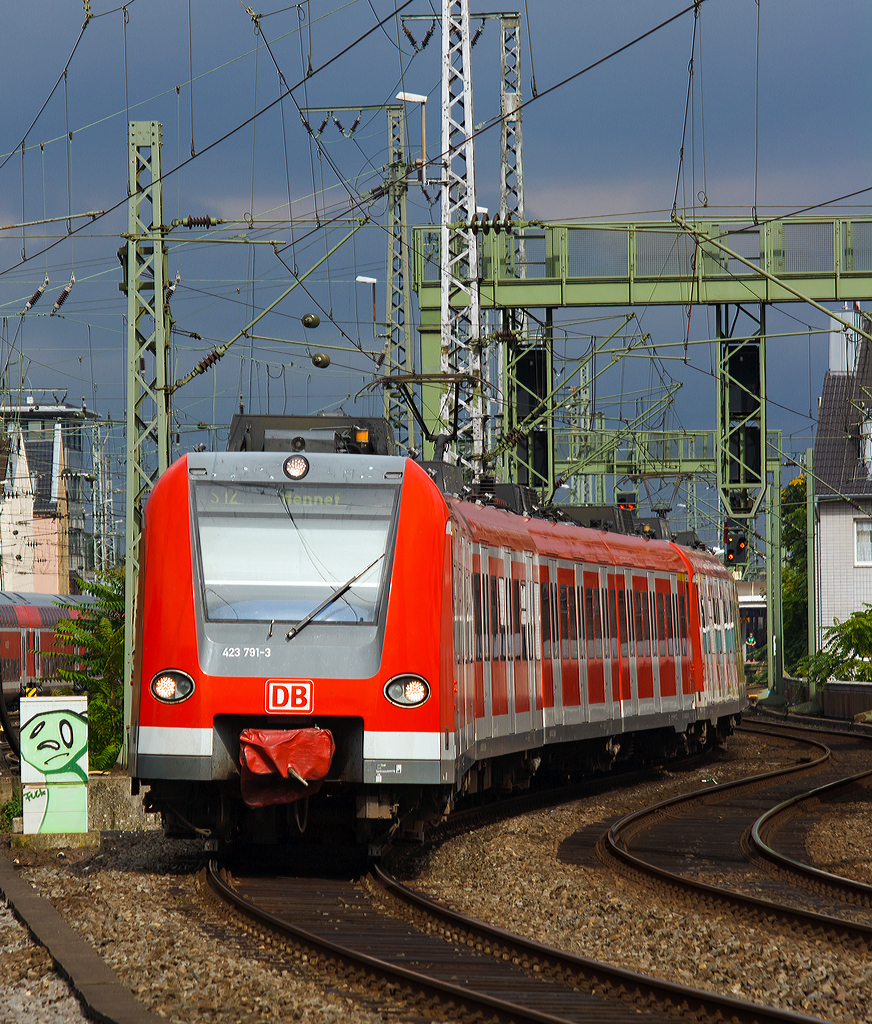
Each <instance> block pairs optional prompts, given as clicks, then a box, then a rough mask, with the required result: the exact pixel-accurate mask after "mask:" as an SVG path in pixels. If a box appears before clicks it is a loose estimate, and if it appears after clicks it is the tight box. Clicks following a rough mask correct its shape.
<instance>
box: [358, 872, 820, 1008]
mask: <svg viewBox="0 0 872 1024" xmlns="http://www.w3.org/2000/svg"><path fill="white" fill-rule="evenodd" d="M373 875H374V876H375V878H376V879H377V880H378V882H379V884H380V885H381V886H383V887H384V888H385V889H386V890H387V891H388V892H389V893H390V894H391V895H392V896H394V897H395V898H397V899H399V900H401V901H402V902H403V903H405V904H407V905H409V906H411V907H413V908H414V909H415V910H416V911H417V912H418V913H422V914H424V915H426V916H428V917H430V918H432V919H433V920H435V921H436V922H439V923H440V924H441V925H442V928H443V929H444V930H445V931H446V932H447V933H448V935H449V936H450V938H451V940H452V941H454V942H460V943H464V942H465V943H466V944H467V945H473V946H474V948H475V949H476V950H484V951H485V952H487V951H488V946H490V947H491V949H493V950H494V952H492V953H491V955H494V956H497V957H502V958H505V957H506V955H508V956H510V957H512V958H514V959H515V960H516V961H517V962H520V963H521V965H522V966H527V964H529V965H530V968H532V969H534V970H537V971H538V972H541V973H543V974H544V973H545V972H546V971H547V972H549V973H553V974H554V975H555V976H557V977H563V978H565V977H566V976H569V977H570V978H571V979H572V982H573V984H575V985H576V986H578V987H579V988H582V989H584V990H588V991H589V990H596V991H598V992H607V993H612V994H613V995H612V997H613V998H615V997H618V996H619V995H620V996H622V997H623V999H624V1000H629V1001H630V1002H632V1003H635V1004H638V1003H639V1002H643V1003H648V1004H652V1006H653V1007H656V1008H659V1009H661V1010H662V1009H663V1008H664V1007H666V1008H668V1009H667V1012H672V1013H675V1012H678V1013H679V1014H680V1015H681V1017H682V1019H685V1020H686V1019H691V1020H699V1019H701V1016H702V1015H705V1016H706V1017H711V1018H712V1019H714V1020H719V1021H720V1020H732V1021H736V1022H738V1024H751V1022H758V1024H766V1022H773V1024H774V1022H780V1021H785V1022H786V1021H793V1022H799V1021H812V1020H818V1018H814V1017H808V1016H806V1015H805V1014H800V1013H795V1012H794V1011H792V1010H779V1009H776V1008H774V1007H768V1006H762V1005H759V1004H757V1003H752V1002H749V1001H747V1000H744V999H736V998H735V997H733V996H719V995H717V994H716V993H713V992H708V991H706V990H704V989H698V988H692V987H690V986H688V985H681V984H679V983H678V982H671V981H667V980H665V979H662V978H655V977H650V976H648V975H645V974H639V973H638V972H636V971H631V970H628V969H626V968H623V967H615V966H613V965H611V964H607V963H603V962H602V961H599V960H593V959H591V958H589V957H584V956H580V955H578V954H575V953H570V952H567V951H565V950H561V949H558V948H557V947H555V946H549V945H547V944H546V943H543V942H537V941H536V940H535V939H528V938H526V937H524V936H522V935H518V934H516V933H514V932H510V931H506V930H505V929H503V928H498V927H496V926H495V925H490V924H487V923H485V922H484V921H480V920H478V919H476V918H474V917H468V916H467V915H465V914H461V913H459V912H458V911H456V910H452V909H451V908H450V907H447V906H445V905H443V904H441V903H438V902H437V901H436V900H433V899H431V898H430V897H429V896H425V895H423V893H419V892H416V891H415V890H413V889H409V888H408V887H407V886H405V885H403V884H402V883H401V882H399V881H398V880H397V879H396V878H394V877H393V876H392V875H390V874H388V873H387V872H386V871H383V870H382V869H381V868H379V867H378V866H376V867H374V868H373Z"/></svg>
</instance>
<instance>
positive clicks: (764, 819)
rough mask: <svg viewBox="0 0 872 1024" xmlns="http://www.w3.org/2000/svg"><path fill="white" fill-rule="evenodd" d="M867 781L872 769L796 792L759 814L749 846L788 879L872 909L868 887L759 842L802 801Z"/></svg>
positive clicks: (871, 890) (869, 887) (871, 895)
mask: <svg viewBox="0 0 872 1024" xmlns="http://www.w3.org/2000/svg"><path fill="white" fill-rule="evenodd" d="M869 778H872V769H870V770H869V771H865V772H858V773H857V774H856V775H852V776H850V777H849V778H846V779H837V780H836V781H835V782H829V783H827V784H826V785H825V786H819V787H818V788H817V789H811V790H809V791H808V792H807V793H800V794H798V795H797V796H794V797H791V798H790V799H789V800H785V801H784V802H783V803H780V804H778V805H777V806H776V807H773V808H772V809H771V810H768V811H767V812H766V813H765V814H762V815H761V816H760V817H759V818H758V819H757V820H756V821H755V822H754V825H753V827H752V828H751V843H752V844H753V846H754V848H755V849H756V850H757V852H758V853H759V854H760V855H761V856H762V857H765V858H766V859H767V860H769V861H771V862H772V863H773V864H775V865H777V866H778V867H779V868H781V869H782V870H784V871H787V872H789V873H790V875H791V876H792V877H796V878H798V880H799V881H800V882H801V883H805V884H808V885H810V887H814V888H820V887H822V886H823V887H825V888H826V889H827V890H828V891H829V892H830V893H831V894H834V895H835V896H836V897H837V898H839V899H842V900H844V901H845V902H846V903H853V904H860V905H862V906H866V907H870V906H872V885H867V884H866V883H865V882H858V881H857V880H856V879H853V878H846V877H845V876H844V875H837V874H835V873H834V872H832V871H824V870H823V869H822V868H818V867H815V866H814V865H813V864H809V863H807V862H806V861H801V860H796V859H794V858H792V857H788V856H787V854H785V853H781V852H780V851H778V850H776V849H775V848H774V847H772V846H770V845H769V844H768V843H767V842H766V841H765V840H764V839H763V835H762V833H763V832H764V830H769V829H773V830H774V829H777V827H778V824H777V822H776V819H777V818H779V817H784V816H787V815H789V813H790V812H791V811H793V810H795V809H796V808H797V807H798V806H799V805H800V804H802V803H803V802H804V801H806V800H815V799H820V798H821V797H822V796H826V795H829V794H830V793H833V792H835V791H836V790H837V789H841V788H843V787H845V788H846V787H849V786H853V785H855V784H856V783H858V782H860V781H861V780H863V779H869Z"/></svg>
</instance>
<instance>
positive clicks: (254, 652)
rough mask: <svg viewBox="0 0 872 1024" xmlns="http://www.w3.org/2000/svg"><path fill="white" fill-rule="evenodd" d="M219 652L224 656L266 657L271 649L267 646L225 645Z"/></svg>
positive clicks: (270, 652)
mask: <svg viewBox="0 0 872 1024" xmlns="http://www.w3.org/2000/svg"><path fill="white" fill-rule="evenodd" d="M221 654H222V657H224V658H268V657H269V656H270V655H271V654H272V651H271V650H270V649H269V647H225V648H224V650H223V651H222V652H221Z"/></svg>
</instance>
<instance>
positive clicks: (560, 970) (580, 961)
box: [208, 862, 814, 1024]
mask: <svg viewBox="0 0 872 1024" xmlns="http://www.w3.org/2000/svg"><path fill="white" fill-rule="evenodd" d="M208 880H209V884H210V886H211V887H212V889H213V890H214V892H215V893H216V894H218V896H219V897H220V898H221V899H222V900H225V901H227V902H228V903H230V904H231V905H232V906H233V908H234V909H235V910H236V911H237V912H239V913H241V914H243V915H245V916H246V917H247V918H249V919H252V920H254V921H255V922H256V925H257V927H258V928H259V929H260V930H261V931H262V933H263V934H264V935H266V936H268V937H269V941H271V942H273V943H280V944H281V943H284V944H286V945H287V948H288V952H289V953H290V955H293V956H294V957H295V958H297V959H301V960H308V961H310V962H314V963H315V964H316V965H318V966H320V967H321V968H322V969H323V970H326V971H327V972H328V974H330V975H331V976H332V977H333V978H335V980H336V981H337V982H338V981H340V980H341V981H345V982H351V983H354V984H356V985H361V986H363V987H367V988H370V989H372V988H375V989H376V990H377V991H379V992H384V993H387V994H389V995H392V996H399V997H401V998H403V999H404V1000H405V1001H407V1002H411V1003H412V1004H413V1005H415V1006H418V1007H420V1006H421V1005H422V1003H423V1004H425V1005H427V1006H428V1007H429V1008H430V1010H431V1012H433V1013H435V1014H437V1015H443V1016H447V1017H448V1018H449V1019H451V1020H458V1021H459V1020H473V1019H476V1018H480V1017H481V1016H482V1015H483V1016H484V1018H485V1019H498V1020H501V1021H515V1022H518V1024H522V1022H527V1021H530V1022H534V1021H535V1022H567V1021H574V1022H591V1024H593V1022H596V1024H601V1022H603V1021H609V1022H615V1024H622V1022H627V1024H629V1022H630V1021H634V1022H639V1021H652V1022H666V1021H675V1020H676V1019H680V1020H688V1019H693V1020H699V1021H706V1020H712V1021H715V1020H717V1021H723V1020H733V1021H736V1022H737V1024H745V1022H748V1024H750V1022H759V1024H769V1022H771V1024H775V1022H788V1021H794V1022H799V1021H811V1020H813V1019H814V1018H810V1017H805V1016H802V1015H799V1014H795V1013H790V1012H785V1011H781V1010H775V1009H770V1008H768V1007H763V1006H757V1005H755V1004H752V1003H747V1002H744V1001H742V1000H737V999H732V998H723V997H719V996H717V995H714V994H712V993H709V992H704V991H701V990H699V989H692V988H689V987H686V986H682V985H677V984H672V983H670V982H664V981H659V980H657V979H653V978H648V977H645V976H643V975H640V974H636V973H634V972H632V971H627V970H623V969H620V968H615V967H611V966H609V965H607V964H602V963H598V962H597V961H594V960H588V959H585V958H583V957H578V956H574V955H572V954H568V953H564V952H561V951H560V950H557V949H554V948H552V947H549V946H545V945H543V944H541V943H536V942H532V941H530V940H527V939H523V938H521V937H520V936H517V935H513V934H511V933H509V932H505V931H502V930H501V929H497V928H492V927H490V926H489V925H485V924H483V923H482V922H480V921H476V920H475V919H473V918H468V917H465V916H464V915H462V914H458V913H456V912H454V911H452V910H450V909H448V908H445V907H443V906H441V905H440V904H437V903H435V902H434V901H433V900H430V899H428V898H427V897H424V896H422V895H420V894H418V893H415V892H412V891H411V890H409V889H407V888H406V887H405V886H402V885H401V884H400V883H399V882H397V881H396V880H394V879H393V878H392V877H391V876H389V875H387V874H386V873H384V872H382V871H380V870H378V869H376V871H375V872H374V873H373V874H372V875H371V876H369V877H368V878H367V879H366V881H365V884H364V885H363V886H361V885H355V884H354V883H351V882H339V881H336V880H335V879H305V878H233V879H231V878H230V877H229V876H226V875H223V873H222V872H220V871H219V870H218V867H217V865H216V864H215V863H214V862H213V863H212V865H210V869H209V874H208Z"/></svg>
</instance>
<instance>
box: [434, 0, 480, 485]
mask: <svg viewBox="0 0 872 1024" xmlns="http://www.w3.org/2000/svg"><path fill="white" fill-rule="evenodd" d="M473 124H474V122H473V117H472V77H471V65H470V36H469V0H442V147H441V149H442V157H441V160H442V226H441V238H440V242H441V244H440V282H441V335H440V371H441V373H442V374H443V375H449V374H451V375H454V374H465V375H468V380H467V382H466V385H465V387H461V388H460V389H459V391H458V392H457V394H458V399H457V400H458V402H459V403H460V409H459V410H457V412H458V413H459V415H458V436H457V438H456V439H455V440H454V442H453V444H452V447H451V448H449V450H448V451H447V452H446V457H447V458H450V459H451V461H453V462H455V463H457V462H459V461H461V460H462V461H463V462H465V463H467V464H469V465H470V466H471V468H472V472H473V476H474V477H476V478H478V477H480V476H481V473H482V468H483V461H482V456H483V454H484V416H483V413H484V409H483V401H482V386H481V381H482V356H481V337H480V334H481V308H480V300H479V284H478V277H479V270H478V239H477V237H476V234H475V232H474V230H473V221H474V219H475V218H477V206H476V196H475V146H474V141H473V138H472V135H473V131H474V128H473ZM450 395H451V390H450V385H449V384H448V381H447V380H446V383H445V390H444V391H443V394H442V399H441V402H440V407H439V429H440V430H441V431H443V432H447V430H448V424H449V422H450V421H451V419H452V413H453V412H454V410H452V409H451V408H450V402H451V399H450Z"/></svg>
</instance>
